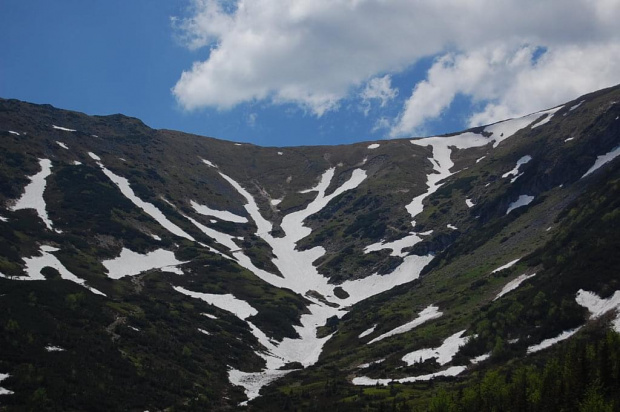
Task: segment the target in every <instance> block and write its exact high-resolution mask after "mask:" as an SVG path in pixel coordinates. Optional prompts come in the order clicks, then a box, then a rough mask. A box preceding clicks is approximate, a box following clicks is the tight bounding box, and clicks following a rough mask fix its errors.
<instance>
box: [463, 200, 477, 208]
mask: <svg viewBox="0 0 620 412" xmlns="http://www.w3.org/2000/svg"><path fill="white" fill-rule="evenodd" d="M465 204H466V205H467V207H474V206H475V205H476V204H475V203H474V202H472V200H471V199H465Z"/></svg>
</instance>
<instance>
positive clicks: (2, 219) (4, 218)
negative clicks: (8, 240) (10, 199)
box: [0, 216, 9, 222]
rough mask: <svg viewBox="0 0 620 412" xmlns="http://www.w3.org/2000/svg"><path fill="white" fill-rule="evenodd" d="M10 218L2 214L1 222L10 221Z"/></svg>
mask: <svg viewBox="0 0 620 412" xmlns="http://www.w3.org/2000/svg"><path fill="white" fill-rule="evenodd" d="M8 221H9V219H8V218H6V217H4V216H0V222H8Z"/></svg>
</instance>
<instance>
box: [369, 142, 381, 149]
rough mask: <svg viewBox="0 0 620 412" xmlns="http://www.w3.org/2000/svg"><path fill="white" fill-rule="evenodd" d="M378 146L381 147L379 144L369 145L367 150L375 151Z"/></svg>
mask: <svg viewBox="0 0 620 412" xmlns="http://www.w3.org/2000/svg"><path fill="white" fill-rule="evenodd" d="M379 146H381V145H380V144H379V143H373V144H371V145H369V146H368V148H369V149H376V148H378V147H379Z"/></svg>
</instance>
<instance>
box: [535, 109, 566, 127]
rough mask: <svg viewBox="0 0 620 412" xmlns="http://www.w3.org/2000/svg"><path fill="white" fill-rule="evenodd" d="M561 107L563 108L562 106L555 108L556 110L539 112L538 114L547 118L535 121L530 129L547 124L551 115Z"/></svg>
mask: <svg viewBox="0 0 620 412" xmlns="http://www.w3.org/2000/svg"><path fill="white" fill-rule="evenodd" d="M562 107H564V106H559V107H556V108H553V109H549V110H545V111H544V112H539V113H538V114H543V115H544V114H546V115H547V116H545V117H544V118H542V119H541V120H539V121H537V122H536V123H534V124H533V125H532V126H531V128H532V129H535V128H537V127H539V126H542V125H544V124H547V123H549V120H551V118H552V117H553V115H554V114H555V113H556V112H557V111H558V110H560V109H561V108H562Z"/></svg>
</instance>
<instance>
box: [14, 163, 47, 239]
mask: <svg viewBox="0 0 620 412" xmlns="http://www.w3.org/2000/svg"><path fill="white" fill-rule="evenodd" d="M39 165H40V166H41V171H40V172H39V173H37V174H35V175H33V176H31V177H30V183H29V184H28V185H27V186H26V188H25V189H24V194H23V195H22V197H20V198H19V200H18V201H17V202H16V203H15V204H14V205H13V206H12V207H11V208H10V210H12V211H15V210H22V209H34V210H35V211H36V212H37V215H39V217H40V218H41V220H43V222H44V223H45V226H47V228H48V229H49V230H53V228H52V221H51V220H50V218H49V217H48V216H47V209H46V205H45V199H44V198H43V193H44V192H45V186H46V184H47V180H46V179H47V177H48V176H49V175H51V174H52V161H51V160H49V159H39Z"/></svg>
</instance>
